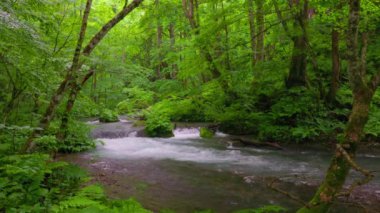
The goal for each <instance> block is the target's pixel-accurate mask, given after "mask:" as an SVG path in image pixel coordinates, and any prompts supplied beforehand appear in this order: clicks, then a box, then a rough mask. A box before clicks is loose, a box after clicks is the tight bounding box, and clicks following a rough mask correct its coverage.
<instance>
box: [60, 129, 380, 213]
mask: <svg viewBox="0 0 380 213" xmlns="http://www.w3.org/2000/svg"><path fill="white" fill-rule="evenodd" d="M98 125H99V126H101V128H102V129H103V130H105V129H107V128H108V127H105V126H104V125H103V126H102V125H100V124H98ZM115 125H123V124H121V123H118V124H113V126H112V125H111V126H112V127H111V128H113V129H112V131H114V132H115ZM124 125H125V124H124ZM123 128H129V127H125V126H124V127H122V128H121V129H122V131H124V129H123ZM128 131H129V133H128V134H129V137H125V135H123V137H124V138H115V137H113V139H101V140H102V141H103V142H104V145H99V146H98V147H97V149H96V150H93V151H91V152H87V153H81V154H72V155H66V156H62V158H63V159H65V160H67V161H70V162H74V163H76V164H79V165H81V166H82V167H84V168H86V169H88V170H89V171H90V173H91V174H92V176H93V177H94V178H93V181H94V182H100V183H102V184H103V185H104V186H105V190H106V192H107V193H108V195H109V196H111V197H113V198H128V197H131V196H133V197H135V198H136V199H137V200H138V201H140V202H141V203H142V204H143V205H144V206H145V207H146V208H149V209H152V210H154V211H158V210H162V209H171V210H174V211H176V212H194V211H196V210H201V209H212V210H214V211H215V212H222V213H223V212H233V211H236V210H239V209H245V208H258V207H262V206H264V205H270V204H273V205H280V206H283V207H286V208H287V209H288V210H289V212H294V211H295V210H296V209H297V208H299V207H300V205H301V204H300V203H297V202H295V201H293V200H291V199H289V198H288V197H287V196H285V195H283V194H280V193H278V192H275V191H274V190H272V189H271V188H269V187H268V186H267V184H268V183H270V182H273V181H275V186H276V187H277V188H281V189H283V190H285V191H287V192H289V193H291V194H294V195H296V196H298V197H300V198H301V199H303V200H305V201H306V200H308V199H310V197H311V196H312V195H313V193H314V191H315V189H316V187H317V186H318V184H319V183H320V181H321V180H322V178H323V172H324V171H325V170H326V168H327V165H328V162H329V158H330V156H331V154H329V153H328V152H325V151H316V150H301V151H300V150H297V151H295V150H286V151H274V150H265V149H254V148H247V147H233V146H231V144H230V143H229V137H228V136H226V135H223V134H219V135H218V136H217V137H215V138H213V139H201V138H199V136H198V135H199V132H198V130H197V128H179V129H177V130H176V132H175V136H176V137H174V138H170V139H161V138H155V139H153V138H145V137H133V136H136V135H137V134H131V132H133V129H132V130H131V129H129V130H128ZM97 134H101V131H99V130H98V132H97ZM131 136H132V137H131ZM379 160H380V156H379V155H371V156H366V155H360V156H359V159H358V162H359V163H360V164H362V165H366V168H368V169H370V170H380V165H379V164H378V162H379ZM351 176H352V177H353V178H359V177H360V175H359V174H356V173H354V172H353V174H352V175H351ZM350 181H351V182H352V179H351V180H349V181H348V182H350ZM353 200H355V201H357V202H359V204H358V203H355V204H353V203H352V201H353ZM343 202H346V203H345V204H343ZM363 205H364V206H365V208H367V209H368V210H369V212H377V211H376V210H377V209H380V179H379V178H378V177H377V178H376V179H375V180H374V181H372V182H371V183H370V184H369V185H366V186H362V187H360V188H359V189H357V190H356V191H355V193H354V194H353V196H352V198H351V199H349V200H347V201H346V200H340V201H339V202H338V204H336V205H335V206H334V208H333V211H332V212H347V213H349V212H364V210H363V208H362V207H361V206H363Z"/></svg>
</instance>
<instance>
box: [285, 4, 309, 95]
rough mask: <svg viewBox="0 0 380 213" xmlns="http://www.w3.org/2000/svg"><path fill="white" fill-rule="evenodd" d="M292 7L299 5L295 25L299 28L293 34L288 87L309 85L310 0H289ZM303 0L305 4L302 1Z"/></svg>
mask: <svg viewBox="0 0 380 213" xmlns="http://www.w3.org/2000/svg"><path fill="white" fill-rule="evenodd" d="M289 1H290V3H289V4H290V5H291V7H297V14H296V15H295V22H294V26H295V28H296V29H297V31H299V32H296V33H295V35H292V37H291V38H292V41H293V52H292V57H291V61H290V67H289V75H288V78H287V80H286V86H287V88H291V87H296V86H307V76H306V67H307V47H308V46H307V40H308V39H307V35H306V28H307V20H308V11H309V10H308V8H309V7H308V0H303V1H294V0H289ZM293 1H294V2H293ZM302 2H303V5H301V3H302Z"/></svg>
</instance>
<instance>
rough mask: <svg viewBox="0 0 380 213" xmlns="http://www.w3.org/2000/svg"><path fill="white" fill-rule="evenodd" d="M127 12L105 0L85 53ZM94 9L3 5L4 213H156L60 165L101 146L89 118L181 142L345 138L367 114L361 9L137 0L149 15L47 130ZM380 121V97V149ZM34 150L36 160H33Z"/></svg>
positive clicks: (122, 33)
mask: <svg viewBox="0 0 380 213" xmlns="http://www.w3.org/2000/svg"><path fill="white" fill-rule="evenodd" d="M127 2H128V1H122V0H118V1H109V0H100V1H94V2H93V3H92V7H91V11H90V15H89V20H88V23H87V32H86V35H85V37H84V44H87V43H88V42H91V41H92V40H91V39H92V38H93V36H94V35H96V33H98V32H99V30H100V29H101V28H102V27H103V26H104V24H105V23H107V21H109V20H112V18H113V17H115V16H117V15H118V11H123V10H124V9H125V8H126V7H127V6H126V5H125V4H126V3H127ZM136 2H138V3H136ZM141 2H142V3H141ZM350 2H351V3H352V2H354V1H350ZM85 3H86V2H85V1H75V0H74V1H73V0H25V1H11V0H5V1H1V2H0V72H1V75H0V88H2V89H1V90H0V114H1V115H2V116H1V119H2V120H1V121H0V141H1V142H0V154H1V158H0V161H1V162H2V163H1V164H0V165H1V166H0V171H1V172H0V179H1V181H0V189H1V190H0V198H1V199H0V200H1V203H0V211H21V210H22V211H26V212H28V211H43V210H46V209H50V210H52V211H57V212H62V211H66V210H67V209H70V208H77V209H78V208H79V209H86V211H87V210H88V211H90V210H91V211H99V212H100V211H102V212H103V211H110V212H113V211H114V212H117V211H120V210H125V209H130V208H135V209H136V212H140V211H141V212H146V210H143V209H142V207H141V206H140V205H139V204H137V203H136V202H135V201H133V200H127V201H120V202H119V201H110V200H108V199H107V198H106V197H105V195H104V193H103V192H102V190H101V188H100V187H98V186H88V187H85V188H83V189H80V188H81V186H82V185H81V184H82V183H84V182H85V180H87V177H86V175H84V174H83V173H82V172H80V170H79V169H78V168H75V167H73V166H72V165H67V164H65V163H60V162H52V161H51V160H50V158H49V156H48V154H53V153H56V152H70V153H71V152H80V151H85V150H88V149H91V148H94V147H95V141H94V140H92V139H90V138H89V137H88V132H89V131H90V128H89V127H87V126H86V125H85V124H83V122H81V121H80V120H81V119H83V118H89V117H98V118H99V119H100V121H102V122H114V121H117V120H118V115H128V116H129V117H130V118H133V119H136V120H144V123H145V126H146V132H147V134H148V135H149V136H152V137H162V136H165V137H169V136H171V135H172V130H173V128H174V125H173V124H172V122H209V123H214V124H217V125H218V127H219V129H220V130H221V131H223V132H225V133H228V134H233V135H252V136H254V137H256V138H258V139H259V140H261V141H265V142H278V143H331V142H337V141H339V140H341V138H342V136H343V134H344V131H345V127H346V124H347V122H348V119H349V115H350V112H351V109H352V106H353V93H352V88H353V84H352V81H351V79H352V76H350V73H349V72H346V70H347V69H348V68H349V66H350V65H349V64H350V58H349V53H350V52H349V51H351V50H350V45H349V43H348V42H347V40H349V38H350V36H354V35H349V34H347V29H348V28H349V27H350V24H349V23H350V22H349V16H348V14H349V12H350V4H349V3H348V1H317V0H302V1H293V0H289V1H277V0H234V1H229V0H223V1H219V0H204V1H198V0H182V1H174V0H154V1H153V0H145V1H138V0H135V1H129V2H128V3H129V5H132V4H135V3H136V4H138V5H137V6H136V7H137V8H136V9H134V8H133V9H132V10H131V12H130V13H128V15H127V17H126V18H124V19H122V20H121V21H120V22H119V23H118V24H117V25H115V26H114V27H113V28H112V29H111V31H110V32H109V33H108V34H107V35H106V36H105V37H104V38H103V40H102V41H101V42H100V43H99V44H98V45H97V46H96V48H94V49H93V50H92V53H91V54H81V55H80V58H79V61H80V63H79V65H80V66H79V65H78V67H77V68H78V70H74V71H75V72H74V73H73V75H72V76H69V77H71V78H70V79H71V82H70V83H69V84H67V88H68V89H67V91H69V92H65V93H63V96H62V97H63V101H62V103H66V102H67V103H69V102H70V98H71V97H72V96H71V95H69V94H70V92H73V91H74V92H75V91H76V89H77V90H78V91H81V92H80V93H79V92H78V91H77V93H78V94H76V96H75V99H74V100H75V105H74V106H73V109H72V111H71V110H70V111H68V109H67V106H65V104H58V105H57V110H53V113H52V116H50V117H49V119H50V118H51V119H52V121H51V122H50V121H49V122H48V125H46V126H47V128H42V129H41V125H39V124H40V123H41V121H42V120H43V119H44V116H45V115H46V113H45V111H46V109H49V107H50V105H49V104H51V100H54V94H55V92H56V90H57V88H58V87H59V85H60V84H61V82H62V81H63V80H64V79H65V78H66V76H67V72H68V70H70V69H71V68H72V67H73V61H72V57H73V53H74V52H75V48H76V44H77V40H78V34H79V32H81V26H82V21H83V20H82V17H83V14H84V11H85V5H86V4H85ZM140 3H141V4H140ZM351 6H352V5H351ZM360 12H361V16H360V25H359V30H358V32H359V45H358V46H359V49H361V51H360V54H361V55H360V57H361V58H360V59H361V60H362V61H364V62H365V63H363V66H365V69H364V70H366V73H367V74H369V75H370V74H375V73H377V72H378V70H379V66H380V39H379V31H380V26H379V23H380V6H379V4H378V3H376V1H362V2H361V8H360ZM100 32H101V31H100ZM70 67H71V68H70ZM88 73H90V74H91V75H90V77H89V78H88V79H86V74H88ZM72 79H74V80H72ZM79 79H85V81H84V82H83V84H80V83H78V82H79V81H80V80H79ZM75 86H76V87H75ZM52 97H53V98H52ZM65 107H66V108H65ZM65 119H66V120H65ZM64 122H67V123H68V124H66V127H65V128H63V129H62V127H63V126H62V123H64ZM379 122H380V94H379V93H378V92H376V93H375V94H374V95H373V98H372V102H371V110H370V115H369V120H368V122H367V124H366V125H365V128H364V138H363V139H364V141H366V142H377V141H379V139H380V123H379ZM206 131H207V130H206V129H204V130H203V133H204V134H203V135H204V136H205V137H211V136H212V135H210V134H209V132H206ZM33 132H43V134H41V135H38V137H36V138H33V137H31V135H33ZM30 138H32V139H35V140H34V141H33V142H34V143H35V144H36V146H35V147H33V149H32V152H34V153H32V154H25V153H21V154H20V150H22V149H23V146H24V145H25V143H26V141H28V140H29V139H30ZM41 153H45V154H41Z"/></svg>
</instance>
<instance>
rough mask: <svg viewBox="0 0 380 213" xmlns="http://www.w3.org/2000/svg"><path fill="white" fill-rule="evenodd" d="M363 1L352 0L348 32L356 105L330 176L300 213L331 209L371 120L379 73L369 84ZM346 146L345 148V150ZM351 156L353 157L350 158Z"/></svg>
mask: <svg viewBox="0 0 380 213" xmlns="http://www.w3.org/2000/svg"><path fill="white" fill-rule="evenodd" d="M359 11H360V0H350V10H349V25H348V31H347V39H348V40H347V49H348V50H347V57H348V73H349V75H350V83H351V84H352V91H353V107H352V111H351V114H350V117H349V121H348V123H347V126H346V130H345V135H344V140H343V141H342V142H341V143H340V145H338V146H337V149H336V151H335V154H334V156H333V159H332V160H331V163H330V167H329V169H328V170H327V173H326V177H325V179H324V181H323V182H322V184H321V185H320V187H319V189H318V190H317V192H316V194H315V195H314V197H313V198H312V199H311V201H310V202H309V203H308V205H307V206H305V207H303V208H301V209H300V210H298V213H322V212H327V211H328V209H329V208H330V206H331V204H332V203H333V201H334V199H335V197H336V195H337V194H338V193H339V192H340V191H341V189H342V187H343V185H344V183H345V180H346V177H347V175H348V173H349V171H350V168H351V167H352V160H351V159H354V157H355V153H356V149H357V146H358V143H359V142H360V139H361V136H362V134H363V129H364V126H365V124H366V123H367V120H368V114H369V106H370V103H371V100H372V97H373V94H374V92H375V90H376V87H377V85H378V82H377V81H376V80H375V79H376V78H377V76H380V75H379V74H380V73H379V74H378V75H376V76H374V78H372V81H371V82H369V83H368V84H367V83H365V82H366V77H365V74H364V73H365V72H364V70H362V68H364V66H362V63H363V58H362V61H360V60H359V51H358V32H359V20H360V16H359ZM342 149H343V151H342ZM349 158H350V159H349Z"/></svg>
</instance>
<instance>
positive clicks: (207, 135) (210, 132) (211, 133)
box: [199, 127, 215, 138]
mask: <svg viewBox="0 0 380 213" xmlns="http://www.w3.org/2000/svg"><path fill="white" fill-rule="evenodd" d="M199 135H200V136H201V137H202V138H212V137H214V135H215V131H213V130H210V129H208V128H206V127H201V129H200V132H199Z"/></svg>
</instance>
